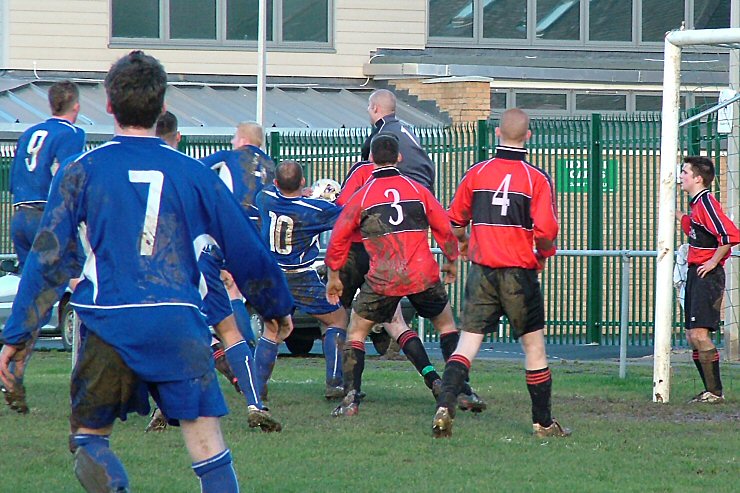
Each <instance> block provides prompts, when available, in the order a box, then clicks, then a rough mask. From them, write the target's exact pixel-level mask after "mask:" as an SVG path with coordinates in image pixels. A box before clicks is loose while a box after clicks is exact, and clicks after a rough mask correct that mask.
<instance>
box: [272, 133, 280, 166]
mask: <svg viewBox="0 0 740 493" xmlns="http://www.w3.org/2000/svg"><path fill="white" fill-rule="evenodd" d="M280 151H281V149H280V132H278V131H272V132H270V157H271V158H272V160H273V161H275V163H279V162H280V159H281V158H280Z"/></svg>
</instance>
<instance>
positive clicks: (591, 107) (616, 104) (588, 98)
mask: <svg viewBox="0 0 740 493" xmlns="http://www.w3.org/2000/svg"><path fill="white" fill-rule="evenodd" d="M626 110H627V95H625V94H576V111H626Z"/></svg>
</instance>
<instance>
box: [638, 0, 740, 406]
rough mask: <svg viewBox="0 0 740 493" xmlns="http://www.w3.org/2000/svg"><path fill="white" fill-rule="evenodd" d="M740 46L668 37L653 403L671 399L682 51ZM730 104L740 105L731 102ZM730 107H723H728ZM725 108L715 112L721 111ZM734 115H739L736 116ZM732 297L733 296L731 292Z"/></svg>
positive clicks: (731, 162) (728, 333) (733, 146)
mask: <svg viewBox="0 0 740 493" xmlns="http://www.w3.org/2000/svg"><path fill="white" fill-rule="evenodd" d="M735 3H736V2H733V6H732V7H733V8H732V14H731V17H732V19H731V25H732V26H738V25H740V24H739V23H738V16H739V15H740V12H739V11H738V9H737V8H735V7H736V5H735ZM736 43H740V28H728V29H702V30H690V31H672V32H670V33H668V34H667V35H666V38H665V55H664V61H663V63H664V69H663V111H662V127H661V146H660V194H659V204H658V205H659V208H658V237H657V244H656V249H657V253H658V260H657V265H656V284H655V286H656V293H655V342H654V366H653V402H662V403H666V402H668V401H669V400H670V369H671V368H670V366H671V335H672V307H673V287H672V279H673V265H674V252H673V250H674V249H673V242H674V234H675V226H676V219H675V211H676V172H677V170H678V164H679V162H680V160H679V156H678V152H679V141H678V139H679V98H680V92H681V91H680V90H681V52H682V48H684V47H687V46H692V45H728V44H729V45H732V44H736ZM730 51H731V53H730V65H729V68H730V70H729V73H730V76H729V79H730V80H729V81H728V82H729V85H730V88H731V89H732V90H734V91H738V85H740V84H739V82H740V81H738V78H740V73H738V70H739V68H738V53H737V52H738V50H737V49H733V50H730ZM729 104H733V105H736V103H734V102H732V103H729ZM727 105H728V103H724V106H727ZM724 106H723V104H719V105H717V106H716V107H715V108H713V109H711V110H710V111H716V110H718V109H720V108H722V107H724ZM734 115H735V117H736V116H737V112H734ZM738 135H739V134H738V125H737V124H736V123H735V124H734V125H733V130H732V138H730V139H729V140H728V163H727V178H726V179H727V183H728V194H727V195H728V202H727V211H726V212H727V214H728V216H729V217H730V218H732V219H733V220H734V221H736V222H737V221H738V219H740V216H739V215H738V196H737V195H738V192H737V191H738V177H739V172H738ZM732 264H734V262H728V264H727V286H726V287H727V289H726V295H725V296H726V299H725V305H726V310H725V325H724V329H725V347H726V348H727V353H728V357H729V359H737V358H738V315H739V314H738V300H737V299H727V298H728V296H729V297H731V298H732V297H734V298H737V297H738V295H737V292H738V290H737V283H738V274H737V266H733V265H732ZM728 293H729V294H728Z"/></svg>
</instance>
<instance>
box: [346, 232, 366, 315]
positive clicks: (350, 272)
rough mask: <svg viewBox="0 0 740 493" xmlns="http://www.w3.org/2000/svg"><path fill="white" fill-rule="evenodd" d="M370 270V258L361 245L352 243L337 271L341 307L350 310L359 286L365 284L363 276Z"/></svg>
mask: <svg viewBox="0 0 740 493" xmlns="http://www.w3.org/2000/svg"><path fill="white" fill-rule="evenodd" d="M369 270H370V256H369V255H368V254H367V250H365V245H363V244H362V243H352V246H351V247H350V249H349V256H348V257H347V262H345V264H344V265H343V266H342V268H341V269H339V279H340V280H341V281H342V285H343V286H344V287H343V288H342V296H340V297H339V301H340V302H341V303H342V306H344V307H345V308H347V309H349V308H352V300H354V299H355V294H356V293H357V290H358V289H360V286H362V284H363V283H364V282H365V274H367V273H368V271H369Z"/></svg>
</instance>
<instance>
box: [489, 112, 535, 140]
mask: <svg viewBox="0 0 740 493" xmlns="http://www.w3.org/2000/svg"><path fill="white" fill-rule="evenodd" d="M496 135H498V136H499V137H500V138H501V143H502V144H504V145H514V146H518V147H523V146H524V142H525V141H526V140H527V139H528V138H529V136H530V135H531V134H530V132H529V115H527V114H526V113H525V112H524V111H522V110H520V109H519V108H511V109H509V110H506V111H504V114H503V115H501V121H500V122H499V126H498V128H496Z"/></svg>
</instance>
